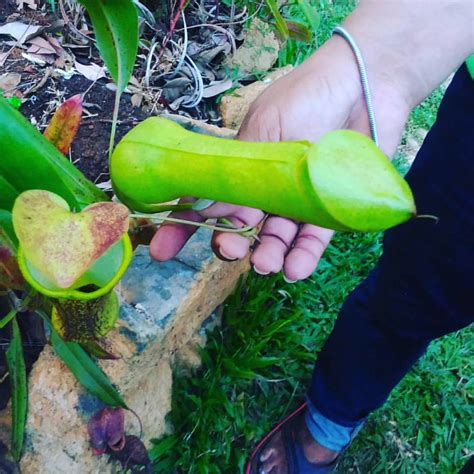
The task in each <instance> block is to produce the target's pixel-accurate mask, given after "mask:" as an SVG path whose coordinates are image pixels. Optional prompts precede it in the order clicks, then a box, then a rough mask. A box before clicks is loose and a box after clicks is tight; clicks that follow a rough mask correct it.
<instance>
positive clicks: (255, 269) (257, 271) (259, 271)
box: [253, 265, 270, 276]
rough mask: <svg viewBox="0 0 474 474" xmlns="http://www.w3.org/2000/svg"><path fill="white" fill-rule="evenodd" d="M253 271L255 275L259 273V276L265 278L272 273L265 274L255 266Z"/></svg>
mask: <svg viewBox="0 0 474 474" xmlns="http://www.w3.org/2000/svg"><path fill="white" fill-rule="evenodd" d="M253 271H254V272H255V273H258V274H259V275H264V276H265V275H269V274H270V272H264V271H263V270H259V269H258V268H257V267H256V266H255V265H254V267H253Z"/></svg>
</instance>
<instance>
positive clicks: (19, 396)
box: [5, 319, 28, 461]
mask: <svg viewBox="0 0 474 474" xmlns="http://www.w3.org/2000/svg"><path fill="white" fill-rule="evenodd" d="M5 355H6V360H7V366H8V373H9V375H10V385H11V390H12V418H13V426H12V436H11V451H12V455H13V458H14V459H15V460H16V461H19V460H20V458H21V453H22V451H23V441H24V438H25V425H26V412H27V408H28V388H27V382H26V367H25V359H24V357H23V347H22V343H21V334H20V328H19V327H18V323H17V321H16V319H13V321H12V340H11V342H10V345H9V346H8V350H7V352H6V354H5Z"/></svg>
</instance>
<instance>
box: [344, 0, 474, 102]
mask: <svg viewBox="0 0 474 474" xmlns="http://www.w3.org/2000/svg"><path fill="white" fill-rule="evenodd" d="M473 25H474V2H473V1H472V0H363V1H362V2H361V3H360V5H359V6H358V8H357V9H356V10H355V11H354V12H353V14H352V15H350V16H349V18H348V19H347V20H346V22H345V23H344V27H345V28H346V29H347V30H348V31H349V32H350V33H351V35H352V36H353V37H354V38H355V40H356V41H357V43H358V45H359V47H360V49H361V51H362V53H363V55H364V59H365V61H366V64H367V68H368V70H369V74H371V75H372V76H374V77H375V80H376V81H383V82H389V83H391V84H392V86H394V87H397V88H399V89H400V92H401V94H402V95H403V96H404V97H405V99H406V102H407V104H408V106H409V107H410V108H412V107H414V106H415V105H417V104H418V103H419V102H420V101H421V100H423V99H424V98H425V97H426V96H427V95H428V94H430V93H431V92H432V91H433V90H434V89H435V88H436V87H437V86H438V85H439V84H440V83H441V82H442V81H443V80H445V79H446V78H447V77H448V76H449V74H451V72H453V71H454V70H455V69H456V68H457V67H458V66H459V65H460V64H462V62H463V61H464V60H465V59H466V58H467V57H468V56H469V55H470V54H472V52H473V51H474V31H473V30H474V26H473Z"/></svg>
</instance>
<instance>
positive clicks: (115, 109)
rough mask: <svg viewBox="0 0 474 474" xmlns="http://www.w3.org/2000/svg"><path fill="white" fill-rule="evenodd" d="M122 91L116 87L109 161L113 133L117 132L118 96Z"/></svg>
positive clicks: (110, 151) (112, 144)
mask: <svg viewBox="0 0 474 474" xmlns="http://www.w3.org/2000/svg"><path fill="white" fill-rule="evenodd" d="M121 96H122V93H121V92H120V90H119V89H118V88H117V90H116V91H115V103H114V114H113V117H112V128H111V130H110V142H109V162H110V158H111V157H112V152H113V151H114V145H115V133H116V132H117V122H118V115H119V108H120V97H121Z"/></svg>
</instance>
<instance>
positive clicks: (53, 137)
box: [44, 94, 82, 155]
mask: <svg viewBox="0 0 474 474" xmlns="http://www.w3.org/2000/svg"><path fill="white" fill-rule="evenodd" d="M81 117H82V95H81V94H77V95H75V96H73V97H71V98H70V99H68V100H66V102H64V103H63V104H62V105H61V106H60V107H59V109H58V110H57V111H56V113H55V114H54V115H53V118H52V119H51V122H50V123H49V125H48V128H47V129H46V130H45V131H44V136H45V137H46V138H47V140H48V141H49V142H51V143H52V144H53V145H54V146H55V147H56V148H57V149H58V150H59V151H60V152H61V153H63V154H64V155H66V154H67V152H68V151H69V148H71V145H72V142H73V141H74V138H75V137H76V134H77V130H78V129H79V125H80V124H81Z"/></svg>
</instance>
